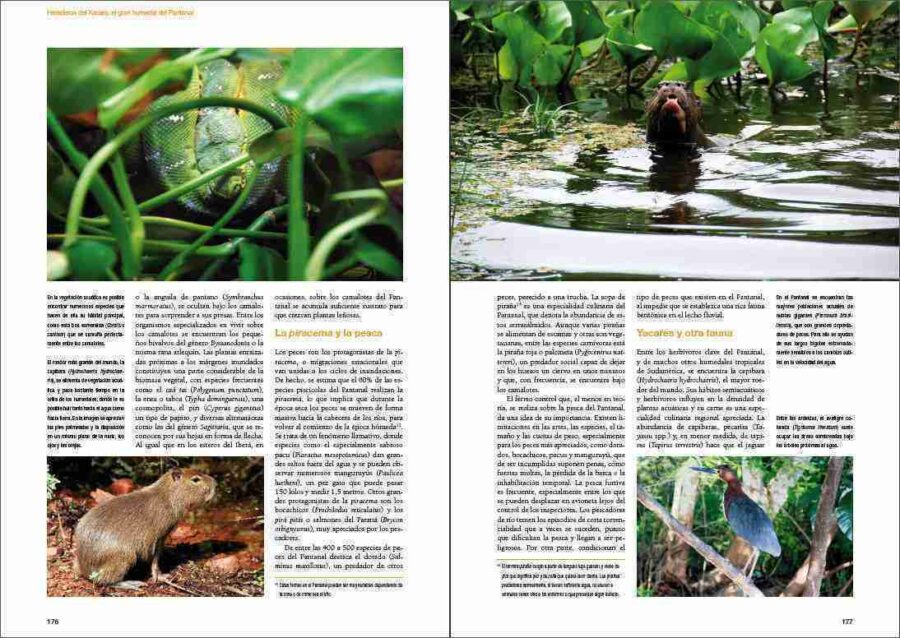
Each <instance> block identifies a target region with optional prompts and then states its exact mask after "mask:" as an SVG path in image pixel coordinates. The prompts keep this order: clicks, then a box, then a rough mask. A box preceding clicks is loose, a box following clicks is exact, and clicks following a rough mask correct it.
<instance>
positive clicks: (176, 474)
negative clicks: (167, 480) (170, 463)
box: [172, 470, 183, 481]
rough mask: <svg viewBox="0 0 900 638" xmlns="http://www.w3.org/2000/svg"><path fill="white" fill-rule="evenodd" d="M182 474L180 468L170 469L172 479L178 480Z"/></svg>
mask: <svg viewBox="0 0 900 638" xmlns="http://www.w3.org/2000/svg"><path fill="white" fill-rule="evenodd" d="M182 476H183V473H182V471H181V470H172V480H173V481H180V480H181V477H182Z"/></svg>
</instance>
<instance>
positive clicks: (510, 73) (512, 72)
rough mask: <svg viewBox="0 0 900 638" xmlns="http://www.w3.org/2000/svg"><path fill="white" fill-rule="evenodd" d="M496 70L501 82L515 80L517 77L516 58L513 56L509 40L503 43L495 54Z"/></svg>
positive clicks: (517, 66)
mask: <svg viewBox="0 0 900 638" xmlns="http://www.w3.org/2000/svg"><path fill="white" fill-rule="evenodd" d="M497 70H498V72H499V73H500V79H501V80H515V79H516V78H518V77H519V65H518V64H516V57H515V56H514V55H513V52H512V45H511V44H510V43H509V40H507V41H506V42H504V43H503V46H502V47H500V51H499V52H498V53H497Z"/></svg>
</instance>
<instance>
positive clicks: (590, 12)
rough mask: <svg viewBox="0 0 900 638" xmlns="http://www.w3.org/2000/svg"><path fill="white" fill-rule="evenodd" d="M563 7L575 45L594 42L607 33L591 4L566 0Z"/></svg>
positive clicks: (601, 19)
mask: <svg viewBox="0 0 900 638" xmlns="http://www.w3.org/2000/svg"><path fill="white" fill-rule="evenodd" d="M565 5H566V8H567V9H568V10H569V15H570V16H571V22H572V41H573V42H574V43H575V44H581V43H584V42H588V41H590V40H596V39H598V38H600V36H603V35H606V32H607V31H609V29H608V28H607V26H606V23H605V22H603V18H601V17H600V14H599V13H597V8H596V7H595V6H594V5H593V4H592V3H590V2H577V1H575V2H573V1H572V0H566V2H565Z"/></svg>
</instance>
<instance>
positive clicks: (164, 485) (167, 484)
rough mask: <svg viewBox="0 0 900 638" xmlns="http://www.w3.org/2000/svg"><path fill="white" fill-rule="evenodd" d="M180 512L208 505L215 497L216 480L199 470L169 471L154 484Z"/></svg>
mask: <svg viewBox="0 0 900 638" xmlns="http://www.w3.org/2000/svg"><path fill="white" fill-rule="evenodd" d="M156 485H158V486H159V487H160V488H161V489H162V490H163V491H165V492H167V493H168V494H169V495H170V496H171V499H172V500H173V501H175V502H176V503H177V504H178V505H179V506H180V509H182V511H187V510H191V509H194V508H195V507H198V506H200V505H203V504H204V503H208V502H209V501H211V500H212V498H213V496H215V495H216V480H215V479H214V478H213V477H211V476H209V475H208V474H204V473H203V472H201V471H200V470H193V469H190V468H187V469H183V470H182V469H174V470H169V471H168V472H166V473H165V474H163V476H162V477H161V478H160V479H159V480H158V481H157V482H156Z"/></svg>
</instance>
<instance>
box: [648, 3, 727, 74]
mask: <svg viewBox="0 0 900 638" xmlns="http://www.w3.org/2000/svg"><path fill="white" fill-rule="evenodd" d="M634 34H635V37H636V38H637V39H638V40H639V41H640V42H642V43H644V44H647V45H649V46H651V47H652V48H653V50H654V51H655V52H656V55H658V56H661V57H686V58H692V59H698V58H699V57H701V56H702V55H703V54H704V53H706V52H707V51H709V50H710V49H711V48H712V45H713V39H714V37H715V32H713V30H712V29H710V28H709V27H708V26H706V25H704V24H700V23H699V22H697V21H696V20H694V19H692V18H690V17H688V16H686V15H685V14H684V13H682V12H681V11H679V10H678V8H677V7H676V6H675V5H674V4H671V3H669V2H660V1H659V0H653V1H652V2H650V3H649V4H647V5H646V6H645V7H644V8H643V9H642V10H641V12H640V13H638V14H637V17H636V18H635V20H634Z"/></svg>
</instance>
